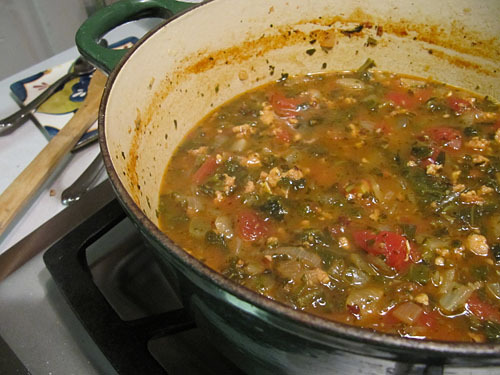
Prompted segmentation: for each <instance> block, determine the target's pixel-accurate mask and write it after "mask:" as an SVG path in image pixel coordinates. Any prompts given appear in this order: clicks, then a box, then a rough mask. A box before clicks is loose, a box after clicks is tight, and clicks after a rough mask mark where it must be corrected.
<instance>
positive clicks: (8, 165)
mask: <svg viewBox="0 0 500 375" xmlns="http://www.w3.org/2000/svg"><path fill="white" fill-rule="evenodd" d="M157 22H158V20H144V21H137V22H135V23H130V24H127V25H124V26H121V27H119V28H118V29H116V30H114V31H113V32H111V33H109V34H108V35H106V36H105V37H106V39H107V40H108V41H109V42H111V43H112V42H116V41H119V40H121V39H124V38H126V37H128V36H135V37H141V36H142V35H143V34H144V33H145V32H146V31H148V30H149V29H151V28H152V27H153V26H154V24H156V23H157ZM77 56H78V51H77V50H76V47H74V48H71V49H69V50H67V51H64V52H62V53H60V54H58V55H56V56H54V57H52V58H50V59H48V60H46V61H43V62H41V63H39V64H36V65H34V66H32V67H31V68H29V69H27V70H24V71H22V72H19V73H17V74H15V75H13V76H11V77H9V78H7V79H5V80H3V81H0V117H2V118H3V117H5V116H7V115H9V114H11V113H13V112H14V111H16V110H17V109H18V106H17V104H16V102H15V101H14V99H13V98H12V97H11V96H10V88H9V86H10V84H11V83H13V82H15V81H17V80H19V79H21V78H25V77H27V76H29V75H31V74H34V73H37V72H40V71H43V70H45V69H47V68H50V67H52V66H55V65H58V64H61V63H64V62H66V61H70V60H72V59H75V58H76V57H77ZM46 144H47V140H46V138H45V136H44V135H43V134H42V133H41V132H40V130H38V128H37V127H36V125H35V124H34V123H32V122H29V121H28V122H26V123H25V124H24V125H22V126H21V127H19V128H18V129H16V130H15V131H14V132H13V133H11V134H9V135H6V136H0V168H1V171H2V173H1V175H0V191H3V190H4V189H5V188H6V187H7V186H8V185H9V184H10V182H11V181H12V180H14V178H15V177H16V176H17V175H18V174H19V173H20V172H21V171H22V170H23V168H24V167H26V166H27V165H28V164H29V163H30V161H31V160H32V159H33V158H34V157H35V156H36V155H37V153H38V152H39V151H40V150H41V149H42V148H43V147H44V146H45V145H46ZM97 152H98V145H97V144H93V145H91V146H89V147H87V148H85V149H83V150H81V151H78V152H77V153H76V154H72V155H70V156H69V157H68V158H67V160H65V162H64V163H63V165H61V168H59V170H58V172H57V173H56V174H54V176H53V177H52V178H51V179H50V180H49V181H47V183H46V184H45V185H44V187H43V188H42V189H41V190H40V192H39V194H38V196H37V197H36V198H35V199H34V200H33V202H31V203H30V204H29V206H28V208H27V209H26V210H25V212H24V213H23V214H21V215H20V216H19V217H18V219H17V222H16V223H15V225H14V226H12V227H11V229H10V230H9V231H8V232H7V233H6V234H5V235H4V236H3V237H1V238H0V253H1V252H3V251H5V250H6V249H8V248H9V247H10V246H12V245H13V244H15V243H17V241H19V240H21V239H22V238H24V237H25V236H26V235H28V234H29V233H31V232H32V231H33V230H35V229H36V228H38V227H39V226H40V225H41V224H43V223H44V222H45V221H47V220H48V219H50V218H51V217H53V216H54V215H56V214H57V213H58V212H60V211H61V210H63V209H64V208H65V206H64V205H62V204H61V201H60V196H61V192H62V191H63V190H64V189H65V188H66V187H67V186H69V185H70V184H71V183H72V182H73V181H74V180H75V179H76V178H77V177H78V176H79V175H80V174H81V172H82V171H83V170H84V169H85V168H86V167H87V166H88V164H90V162H91V161H92V160H93V158H94V156H95V155H96V154H97ZM51 190H54V191H55V195H53V196H51V194H50V191H51ZM51 296H52V298H51ZM0 300H1V301H2V303H0V335H1V336H2V337H3V339H4V340H5V341H6V342H7V344H8V345H9V346H10V347H11V348H12V350H13V351H14V352H15V353H16V355H17V356H18V357H19V359H20V360H21V362H22V363H23V364H24V366H26V368H27V369H28V370H29V371H30V372H31V373H32V374H52V375H56V374H61V375H68V374H96V375H97V374H104V373H105V374H111V373H114V370H113V369H112V368H111V367H110V365H109V364H108V363H107V361H106V360H105V359H104V357H103V355H102V354H101V353H100V352H99V351H98V350H97V349H96V347H95V345H94V344H93V342H92V340H91V339H90V337H89V336H88V335H87V334H86V333H85V331H84V330H83V328H82V327H81V325H80V323H79V322H78V320H77V318H76V317H75V316H74V315H73V314H72V312H71V311H70V308H69V307H68V306H67V305H66V304H65V303H64V300H63V298H62V297H61V296H60V295H59V291H58V290H57V289H56V288H55V284H54V283H53V281H52V280H51V276H50V274H49V272H48V270H47V269H46V268H45V265H44V263H43V259H42V254H38V255H37V256H35V257H34V258H33V259H31V260H30V261H28V262H27V263H26V264H25V265H24V266H23V267H21V268H20V269H18V270H17V271H16V272H14V273H13V274H12V275H10V276H9V277H7V279H5V280H3V281H2V282H0ZM0 373H2V369H0Z"/></svg>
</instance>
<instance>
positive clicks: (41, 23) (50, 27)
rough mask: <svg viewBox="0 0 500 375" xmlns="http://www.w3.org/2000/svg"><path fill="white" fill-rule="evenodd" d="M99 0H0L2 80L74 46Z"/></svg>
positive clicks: (0, 65)
mask: <svg viewBox="0 0 500 375" xmlns="http://www.w3.org/2000/svg"><path fill="white" fill-rule="evenodd" d="M94 3H95V0H0V51H1V52H0V80H1V79H3V78H6V77H8V76H10V75H12V74H14V73H17V72H19V71H21V70H23V69H25V68H27V67H29V66H31V65H33V64H35V63H37V62H39V61H42V60H44V59H47V58H48V57H51V56H53V55H54V54H56V53H58V52H61V51H64V50H65V49H67V48H69V47H71V46H73V45H74V39H75V33H76V30H77V29H78V27H79V26H80V24H81V23H82V22H83V21H84V20H85V19H86V18H87V9H90V8H92V6H93V5H94Z"/></svg>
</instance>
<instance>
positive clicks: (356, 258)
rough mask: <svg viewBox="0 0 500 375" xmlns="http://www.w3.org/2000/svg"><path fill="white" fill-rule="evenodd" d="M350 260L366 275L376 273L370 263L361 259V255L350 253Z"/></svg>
mask: <svg viewBox="0 0 500 375" xmlns="http://www.w3.org/2000/svg"><path fill="white" fill-rule="evenodd" d="M351 260H352V262H353V263H354V264H355V265H356V267H358V268H359V269H360V270H361V271H363V272H365V273H367V274H368V275H371V276H375V275H378V272H377V271H375V270H374V269H373V268H372V267H371V266H370V264H369V263H368V262H367V261H365V260H364V259H363V257H362V256H361V255H359V254H357V253H352V254H351Z"/></svg>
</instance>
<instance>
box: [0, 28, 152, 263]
mask: <svg viewBox="0 0 500 375" xmlns="http://www.w3.org/2000/svg"><path fill="white" fill-rule="evenodd" d="M157 22H158V20H143V21H138V22H135V23H130V24H127V25H124V26H121V27H119V28H117V29H116V30H113V31H112V32H111V33H109V34H108V35H106V36H105V37H106V39H107V40H108V42H109V43H113V42H116V41H119V40H121V39H123V38H126V37H128V36H136V37H141V36H142V35H143V34H144V33H145V32H146V31H148V30H149V29H151V28H152V27H153V26H154V25H155V24H156V23H157ZM76 57H78V51H77V49H76V47H73V48H70V49H68V50H66V51H64V52H62V53H59V54H57V55H55V56H53V57H51V58H49V59H47V60H45V61H42V62H40V63H38V64H36V65H34V66H32V67H30V68H28V69H26V70H23V71H21V72H19V73H17V74H14V75H13V76H11V77H8V78H6V79H4V80H2V81H0V118H4V117H6V116H8V115H10V114H12V113H14V112H15V111H17V110H18V109H19V106H18V105H17V103H16V101H15V100H14V98H13V96H12V95H11V91H10V85H11V84H12V83H14V82H16V81H18V80H20V79H23V78H26V77H28V76H30V75H32V74H35V73H38V72H41V71H43V70H45V69H47V68H51V67H53V66H56V65H59V64H61V63H64V62H67V61H71V60H74V59H75V58H76ZM47 142H48V141H47V139H46V138H45V136H44V135H43V134H42V132H41V131H40V130H39V129H38V128H37V127H36V125H35V124H34V123H33V122H32V121H27V122H26V123H24V124H23V125H21V126H20V127H18V128H17V129H16V130H14V131H13V132H12V133H10V134H7V135H4V136H0V171H2V172H1V174H0V192H3V191H4V190H5V189H6V188H7V187H8V186H9V184H10V183H11V182H12V181H13V180H14V179H15V178H16V177H17V175H18V174H19V173H21V171H22V170H23V169H24V168H25V167H26V166H27V165H28V164H29V163H30V162H31V161H32V160H33V158H35V156H36V155H37V154H38V153H39V152H40V151H41V150H42V149H43V147H45V145H46V144H47ZM98 152H99V147H98V144H97V143H95V144H92V145H90V146H88V147H86V148H84V149H82V150H80V151H78V152H76V153H72V154H70V155H68V157H66V158H65V160H64V161H63V162H61V165H60V167H59V168H58V170H57V171H56V172H55V173H54V175H53V176H52V177H51V178H50V179H49V180H48V181H47V182H46V183H45V184H44V186H43V187H42V188H41V189H40V191H39V192H38V194H37V196H36V197H35V198H34V199H33V200H32V201H31V202H30V203H29V204H28V206H27V207H26V209H25V210H24V212H23V213H21V214H19V215H18V217H17V218H16V221H15V222H14V223H13V224H12V225H11V226H10V227H9V229H8V230H7V232H6V233H4V234H3V235H2V236H0V254H1V253H3V252H4V251H5V250H7V249H9V248H10V247H11V246H12V245H14V244H15V243H17V242H18V241H19V240H21V239H22V238H24V237H25V236H26V235H28V234H29V233H31V232H32V231H33V230H35V229H36V228H38V227H39V226H40V225H42V224H43V223H44V222H46V221H47V220H48V219H50V218H51V217H53V216H54V215H55V214H57V213H58V212H59V211H61V210H62V209H64V208H65V206H64V205H63V204H62V203H61V193H62V192H63V190H64V189H65V188H67V187H68V186H69V185H71V183H72V182H73V181H74V180H76V178H77V177H78V176H79V175H80V174H81V173H82V172H83V171H84V170H85V168H87V166H88V165H89V164H90V163H91V161H92V160H93V159H94V157H95V156H96V155H97V153H98ZM103 178H104V177H103ZM103 178H101V180H102V179H103Z"/></svg>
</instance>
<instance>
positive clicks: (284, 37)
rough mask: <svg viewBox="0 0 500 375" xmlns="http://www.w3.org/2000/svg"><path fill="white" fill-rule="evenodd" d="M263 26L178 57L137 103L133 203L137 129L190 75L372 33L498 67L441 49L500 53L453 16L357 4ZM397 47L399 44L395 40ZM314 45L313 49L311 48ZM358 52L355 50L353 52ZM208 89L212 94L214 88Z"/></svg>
mask: <svg viewBox="0 0 500 375" xmlns="http://www.w3.org/2000/svg"><path fill="white" fill-rule="evenodd" d="M304 25H306V26H309V27H310V26H311V25H312V26H315V25H320V26H322V27H327V29H318V28H315V29H314V30H311V31H307V32H306V31H302V30H300V27H302V26H304ZM374 25H375V26H374ZM268 30H269V33H270V34H262V35H260V36H258V37H257V36H254V39H247V40H246V41H244V42H243V43H240V44H239V45H236V46H231V47H229V48H225V49H220V50H216V51H207V50H204V51H198V52H197V53H196V54H193V55H190V56H187V57H185V58H183V59H182V61H181V62H180V64H179V66H182V67H183V68H178V69H177V70H176V71H175V73H174V74H173V75H172V76H170V77H166V78H165V80H164V82H162V85H161V87H160V88H159V89H157V91H156V92H155V95H154V97H153V98H152V100H151V102H150V104H149V106H148V107H147V108H145V109H143V110H140V109H137V118H136V120H135V122H134V125H135V128H134V129H132V130H131V131H133V133H134V134H133V138H132V142H131V146H130V150H129V152H128V158H127V159H128V160H127V168H126V175H127V176H126V177H127V179H128V185H129V193H130V195H131V197H132V199H133V200H134V201H135V202H136V203H137V204H138V205H139V201H140V196H142V195H143V192H142V191H141V184H142V185H144V184H145V181H142V182H140V181H139V176H138V172H137V161H138V159H139V148H140V145H141V138H142V135H143V134H145V132H146V129H147V128H148V127H149V126H151V125H153V126H155V125H154V122H153V116H154V114H155V113H156V112H158V110H159V109H161V105H162V102H163V101H164V100H165V98H166V97H167V96H168V95H170V94H171V93H172V92H173V90H174V89H175V88H176V87H177V85H179V84H180V83H182V82H185V81H187V80H189V79H190V77H191V76H192V75H196V74H200V73H203V72H206V71H209V70H210V69H213V68H215V67H218V66H223V65H228V66H232V65H235V64H241V63H242V62H245V61H248V60H250V59H251V58H254V57H256V56H257V57H260V56H262V57H264V56H266V54H267V53H269V52H271V51H273V50H277V49H281V48H285V47H290V46H296V45H300V44H303V46H304V47H307V48H305V49H304V58H306V57H307V56H308V55H309V56H312V55H315V56H314V58H318V54H317V53H314V52H316V51H318V52H320V51H321V53H323V54H324V56H325V61H326V59H327V57H328V53H329V52H330V51H332V50H335V46H337V45H338V44H339V42H340V39H341V38H349V39H358V40H359V39H361V40H363V41H365V40H366V41H368V39H367V38H372V41H373V40H375V41H376V43H368V42H367V43H365V44H364V45H363V47H364V48H369V49H374V48H379V47H382V48H384V47H385V48H392V47H389V45H390V43H392V42H393V40H391V39H390V38H391V37H392V38H394V37H395V38H402V39H406V40H408V39H412V40H413V41H417V42H421V44H419V47H421V48H424V49H426V50H427V51H428V52H429V54H432V55H433V56H434V57H435V58H437V59H440V60H446V63H447V64H452V65H455V66H457V67H460V68H466V69H468V70H472V71H476V72H478V73H480V74H482V75H486V76H498V71H497V70H496V67H495V66H493V65H492V64H491V65H490V64H486V63H485V64H484V65H481V64H479V63H476V62H473V61H470V60H466V59H465V58H464V57H463V56H459V55H452V54H449V53H448V52H445V51H444V49H448V50H449V49H453V50H454V51H456V52H458V53H459V54H464V55H468V57H478V58H480V59H481V60H485V59H492V60H493V61H494V60H495V59H496V58H497V57H498V55H499V53H500V52H499V51H500V44H499V42H498V38H491V39H482V38H481V35H480V34H479V33H477V34H476V33H474V32H470V31H467V32H466V31H465V27H464V26H462V25H461V24H460V23H459V22H458V21H454V22H453V24H452V28H451V31H449V32H448V33H444V32H443V31H444V29H443V28H442V27H440V26H437V25H429V24H416V23H412V22H411V21H406V20H401V21H398V22H391V20H389V21H387V20H382V19H378V18H376V17H373V16H371V15H369V14H366V13H364V12H363V11H362V10H361V9H359V8H358V9H356V10H355V11H353V13H352V14H351V15H350V16H347V17H343V16H334V17H318V18H317V19H310V20H303V21H301V22H299V23H297V24H295V25H289V26H275V25H274V26H273V25H270V28H269V29H268ZM387 36H389V38H387ZM464 40H468V41H470V43H463V41H464ZM308 46H309V47H308ZM311 46H313V47H311ZM396 48H398V47H397V46H396ZM440 48H442V49H440ZM313 49H314V50H315V51H314V52H313V53H310V52H311V51H312V50H313ZM358 52H359V51H358V50H356V54H358ZM365 54H366V55H369V54H370V52H369V51H368V52H365ZM482 62H484V61H482ZM326 65H327V64H326V62H325V63H323V64H322V65H319V67H318V69H317V71H320V70H321V69H322V68H323V69H324V68H325V67H326ZM488 66H491V68H487V67H488ZM346 68H352V67H346ZM276 71H277V72H279V71H280V70H279V68H278V67H275V66H269V75H270V76H272V75H273V74H274V73H275V72H276ZM281 73H286V72H281ZM236 74H237V72H236ZM264 79H268V77H267V76H262V75H260V76H259V75H256V74H254V76H253V77H252V82H253V83H256V82H259V81H261V80H264ZM477 89H480V87H477ZM216 91H218V90H216ZM217 93H218V92H216V94H217ZM204 95H205V94H204V93H201V92H200V93H199V96H204ZM207 95H208V94H207ZM210 95H213V93H211V94H210ZM175 121H177V120H175ZM156 126H158V125H156ZM167 136H168V135H167Z"/></svg>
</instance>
